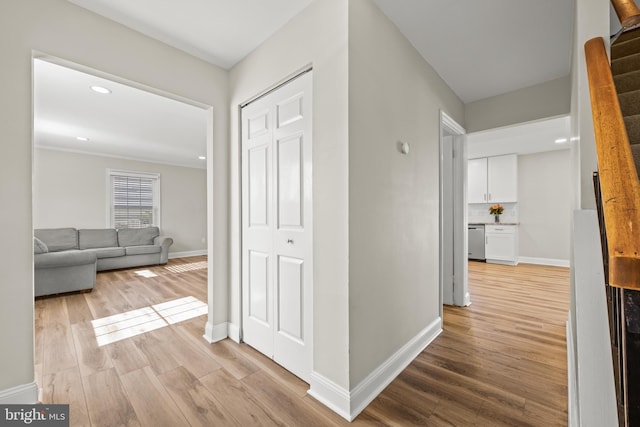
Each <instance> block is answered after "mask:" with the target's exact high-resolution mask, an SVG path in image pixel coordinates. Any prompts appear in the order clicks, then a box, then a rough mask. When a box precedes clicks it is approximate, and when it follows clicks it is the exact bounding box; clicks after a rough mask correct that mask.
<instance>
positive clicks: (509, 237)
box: [484, 233, 515, 261]
mask: <svg viewBox="0 0 640 427" xmlns="http://www.w3.org/2000/svg"><path fill="white" fill-rule="evenodd" d="M514 244H515V236H514V235H513V234H499V233H487V234H486V245H485V254H484V256H485V258H486V259H487V260H492V259H494V260H499V261H513V260H514V257H515V254H514V253H513V247H514Z"/></svg>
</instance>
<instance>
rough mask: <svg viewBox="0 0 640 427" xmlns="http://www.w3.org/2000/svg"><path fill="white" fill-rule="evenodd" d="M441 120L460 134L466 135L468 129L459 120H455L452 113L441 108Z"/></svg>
mask: <svg viewBox="0 0 640 427" xmlns="http://www.w3.org/2000/svg"><path fill="white" fill-rule="evenodd" d="M440 122H441V123H442V124H443V125H444V126H446V127H447V128H449V130H451V131H452V132H454V133H456V134H458V135H464V134H465V133H467V131H466V130H465V129H464V128H463V127H462V126H461V125H460V124H458V122H456V121H455V120H453V119H452V118H451V116H450V115H448V114H447V113H445V112H444V111H442V110H440Z"/></svg>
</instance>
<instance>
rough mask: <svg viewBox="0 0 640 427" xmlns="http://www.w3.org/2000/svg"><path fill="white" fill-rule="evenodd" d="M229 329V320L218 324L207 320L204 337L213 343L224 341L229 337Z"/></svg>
mask: <svg viewBox="0 0 640 427" xmlns="http://www.w3.org/2000/svg"><path fill="white" fill-rule="evenodd" d="M228 330H229V325H228V323H227V322H223V323H218V324H217V325H214V324H213V323H211V322H207V323H206V325H205V327H204V335H203V337H204V339H205V340H207V342H208V343H209V344H213V343H214V342H218V341H222V340H223V339H225V338H227V337H228V335H227V333H228Z"/></svg>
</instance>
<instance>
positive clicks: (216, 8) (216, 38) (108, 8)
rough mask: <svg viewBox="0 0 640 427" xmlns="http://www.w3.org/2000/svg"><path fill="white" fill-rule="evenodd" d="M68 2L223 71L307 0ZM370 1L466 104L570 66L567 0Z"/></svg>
mask: <svg viewBox="0 0 640 427" xmlns="http://www.w3.org/2000/svg"><path fill="white" fill-rule="evenodd" d="M69 1H71V2H72V3H75V4H77V5H79V6H82V7H84V8H87V9H89V10H91V11H94V12H96V13H98V14H100V15H103V16H105V17H107V18H110V19H112V20H114V21H116V22H119V23H121V24H123V25H126V26H128V27H131V28H133V29H135V30H137V31H140V32H141V33H143V34H146V35H148V36H150V37H153V38H156V39H159V40H162V41H163V42H165V43H167V44H169V45H172V46H174V47H177V48H179V49H182V50H185V51H187V52H189V53H191V54H193V55H195V56H198V57H200V58H202V59H204V60H206V61H209V62H211V63H213V64H216V65H219V66H221V67H223V68H227V69H228V68H230V67H232V66H233V65H235V64H236V63H237V62H238V61H240V60H241V59H242V58H244V57H245V56H246V55H247V54H249V53H250V52H251V51H252V50H254V49H255V48H256V47H257V46H259V45H260V44H261V43H262V42H263V41H264V40H266V39H267V38H268V37H269V36H270V35H271V34H273V33H275V32H276V31H277V30H278V29H279V28H280V27H281V26H283V25H284V24H285V23H286V22H287V21H289V20H290V19H291V18H293V17H294V16H295V15H297V14H298V13H299V12H300V11H302V10H303V9H304V8H306V7H307V6H308V5H309V4H310V3H311V2H312V0H233V1H230V0H180V1H169V0H164V1H161V2H158V0H136V1H131V0H69ZM317 1H322V0H317ZM374 1H375V2H376V3H377V4H378V5H379V6H380V8H381V9H382V10H383V12H384V13H385V14H386V15H387V16H388V17H389V18H390V19H391V20H392V21H393V22H395V24H396V25H397V26H398V27H399V28H400V30H401V31H402V32H403V33H404V35H405V36H406V37H407V38H408V39H409V40H410V41H411V43H412V44H413V45H414V46H415V48H416V49H417V50H418V51H419V52H420V53H421V54H422V56H423V57H424V58H425V59H426V60H427V62H429V63H430V64H431V65H432V66H433V67H434V68H435V69H436V71H437V72H438V73H439V74H440V76H441V77H442V78H443V79H444V80H445V81H446V82H447V84H448V85H449V86H450V87H451V88H452V89H453V91H454V92H455V93H456V94H458V96H459V97H460V99H462V101H463V102H465V103H467V102H471V101H475V100H478V99H482V98H487V97H490V96H494V95H498V94H501V93H506V92H510V91H512V90H515V89H520V88H523V87H526V86H531V85H534V84H537V83H541V82H544V81H547V80H552V79H555V78H559V77H563V76H566V75H567V74H569V66H570V58H571V35H572V31H573V4H574V0H538V1H526V0H483V1H478V0H456V1H452V0H401V1H398V0H374Z"/></svg>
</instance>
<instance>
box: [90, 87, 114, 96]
mask: <svg viewBox="0 0 640 427" xmlns="http://www.w3.org/2000/svg"><path fill="white" fill-rule="evenodd" d="M91 90H92V91H94V92H98V93H101V94H103V95H106V94H108V93H111V90H109V89H107V88H106V87H103V86H91Z"/></svg>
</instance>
